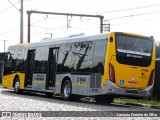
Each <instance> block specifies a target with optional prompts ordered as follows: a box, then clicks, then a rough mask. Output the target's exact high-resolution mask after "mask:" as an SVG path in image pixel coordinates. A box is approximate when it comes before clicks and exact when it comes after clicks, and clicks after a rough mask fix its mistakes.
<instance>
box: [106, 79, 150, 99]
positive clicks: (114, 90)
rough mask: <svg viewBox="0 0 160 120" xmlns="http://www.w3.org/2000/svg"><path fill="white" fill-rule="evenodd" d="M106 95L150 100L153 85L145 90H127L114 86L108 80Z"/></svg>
mask: <svg viewBox="0 0 160 120" xmlns="http://www.w3.org/2000/svg"><path fill="white" fill-rule="evenodd" d="M105 88H106V90H105V91H106V93H107V94H108V95H109V94H111V95H115V96H126V97H141V98H150V97H152V91H153V85H151V86H149V87H147V88H146V89H143V90H140V89H129V88H120V87H118V86H116V84H115V83H113V82H111V81H110V80H107V81H106V87H105Z"/></svg>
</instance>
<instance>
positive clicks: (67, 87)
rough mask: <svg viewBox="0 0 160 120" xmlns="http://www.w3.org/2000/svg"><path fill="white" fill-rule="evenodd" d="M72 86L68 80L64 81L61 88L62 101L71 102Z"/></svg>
mask: <svg viewBox="0 0 160 120" xmlns="http://www.w3.org/2000/svg"><path fill="white" fill-rule="evenodd" d="M71 95H72V86H71V82H70V80H66V81H65V82H64V84H63V87H62V98H63V100H71Z"/></svg>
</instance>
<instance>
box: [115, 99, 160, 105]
mask: <svg viewBox="0 0 160 120" xmlns="http://www.w3.org/2000/svg"><path fill="white" fill-rule="evenodd" d="M114 101H115V102H128V103H140V104H149V105H158V106H160V101H156V100H152V99H150V100H148V99H130V98H115V99H114Z"/></svg>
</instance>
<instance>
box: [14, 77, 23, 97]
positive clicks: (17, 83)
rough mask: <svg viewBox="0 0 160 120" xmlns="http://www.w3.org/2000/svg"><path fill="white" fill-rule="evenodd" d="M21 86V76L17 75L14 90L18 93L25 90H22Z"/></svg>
mask: <svg viewBox="0 0 160 120" xmlns="http://www.w3.org/2000/svg"><path fill="white" fill-rule="evenodd" d="M19 86H20V82H19V78H18V77H17V78H16V79H15V82H14V92H15V93H17V94H19V93H22V92H23V90H21V89H20V88H19Z"/></svg>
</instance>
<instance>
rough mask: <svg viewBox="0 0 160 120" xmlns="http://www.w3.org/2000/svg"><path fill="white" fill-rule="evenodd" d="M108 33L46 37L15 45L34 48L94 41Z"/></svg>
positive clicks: (104, 37)
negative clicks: (37, 40)
mask: <svg viewBox="0 0 160 120" xmlns="http://www.w3.org/2000/svg"><path fill="white" fill-rule="evenodd" d="M106 35H107V34H106V33H102V34H97V35H90V36H84V35H83V36H74V37H64V38H55V39H44V40H41V41H39V42H34V43H24V44H17V45H13V46H19V47H29V48H32V47H38V46H47V45H56V44H63V43H72V42H80V41H91V40H92V41H93V40H101V39H106ZM13 46H12V47H13Z"/></svg>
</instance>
